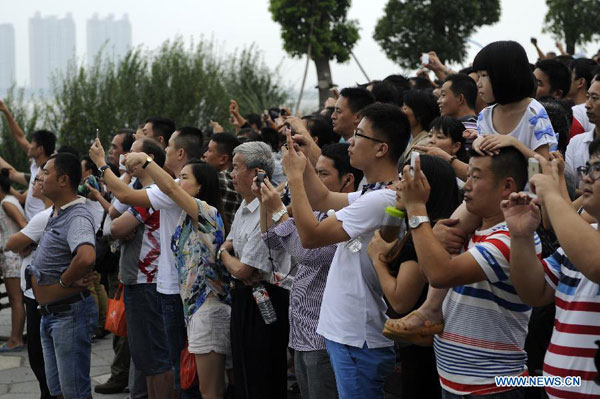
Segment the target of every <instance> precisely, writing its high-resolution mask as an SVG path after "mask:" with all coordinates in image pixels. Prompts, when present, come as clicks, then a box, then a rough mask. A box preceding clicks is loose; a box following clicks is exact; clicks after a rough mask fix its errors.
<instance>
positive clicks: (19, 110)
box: [0, 86, 42, 172]
mask: <svg viewBox="0 0 600 399" xmlns="http://www.w3.org/2000/svg"><path fill="white" fill-rule="evenodd" d="M3 101H4V103H5V104H6V106H7V107H8V109H9V110H11V113H12V115H13V117H14V118H15V120H16V121H17V123H18V124H19V126H20V127H21V129H22V130H23V132H25V134H26V135H27V136H28V139H29V140H30V139H31V133H33V132H34V131H35V130H36V129H38V128H39V125H40V114H41V112H40V111H41V108H42V107H41V106H40V104H38V103H36V102H35V101H34V99H33V97H31V98H29V99H26V98H25V90H24V89H22V88H21V89H17V88H16V87H15V86H12V87H11V88H10V89H9V90H8V92H7V94H6V97H5V98H4V99H3ZM0 120H1V122H0V126H1V129H2V130H0V140H1V145H0V156H2V158H4V159H6V160H7V161H8V163H10V164H11V165H12V166H14V167H15V168H16V169H17V170H20V171H27V172H28V171H29V161H28V159H27V155H26V154H25V151H23V149H22V148H21V147H20V146H19V145H18V144H17V142H16V141H15V140H14V139H13V137H12V135H11V133H10V130H8V123H6V118H4V115H0Z"/></svg>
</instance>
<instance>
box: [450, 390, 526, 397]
mask: <svg viewBox="0 0 600 399" xmlns="http://www.w3.org/2000/svg"><path fill="white" fill-rule="evenodd" d="M523 395H524V393H523V390H522V389H520V388H517V389H513V390H512V391H508V392H501V393H494V394H491V395H457V394H455V393H451V392H448V391H446V390H445V389H443V388H442V399H523Z"/></svg>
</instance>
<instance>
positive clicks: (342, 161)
mask: <svg viewBox="0 0 600 399" xmlns="http://www.w3.org/2000/svg"><path fill="white" fill-rule="evenodd" d="M348 147H350V144H348V143H334V144H329V145H326V146H324V147H323V148H322V149H321V155H322V156H324V157H326V158H329V159H331V160H332V161H333V167H334V168H335V170H337V173H338V179H340V178H341V177H342V176H343V175H345V174H347V173H352V174H353V175H354V190H358V186H359V185H360V181H361V180H362V178H363V171H362V170H360V169H356V168H354V167H352V165H350V155H349V154H348Z"/></svg>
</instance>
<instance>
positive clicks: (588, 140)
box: [581, 129, 595, 143]
mask: <svg viewBox="0 0 600 399" xmlns="http://www.w3.org/2000/svg"><path fill="white" fill-rule="evenodd" d="M594 131H595V129H592V130H590V131H589V132H585V133H581V134H584V135H585V139H583V142H584V143H591V142H592V141H594Z"/></svg>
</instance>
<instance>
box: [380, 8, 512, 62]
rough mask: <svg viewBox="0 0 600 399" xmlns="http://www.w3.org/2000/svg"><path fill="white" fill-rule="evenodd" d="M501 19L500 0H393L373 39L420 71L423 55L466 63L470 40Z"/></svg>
mask: <svg viewBox="0 0 600 399" xmlns="http://www.w3.org/2000/svg"><path fill="white" fill-rule="evenodd" d="M499 19H500V2H499V1H498V0H462V1H455V0H428V1H422V0H389V1H388V3H387V4H386V6H385V14H384V16H383V17H382V18H381V19H379V21H378V22H377V25H376V27H375V33H374V35H373V38H374V39H375V41H377V43H378V44H379V45H380V46H381V48H382V49H383V51H384V52H385V53H386V55H387V57H388V58H390V59H391V60H393V61H394V62H396V63H398V64H399V65H400V66H402V67H404V68H416V67H418V66H419V64H420V55H421V53H423V52H428V51H431V50H433V51H435V52H436V53H437V55H438V56H439V57H440V59H441V60H445V61H455V62H462V61H464V58H465V56H466V53H467V52H466V42H467V39H468V38H469V37H470V36H471V35H472V34H473V32H475V30H476V29H477V28H478V27H480V26H482V25H489V24H493V23H495V22H497V21H498V20H499Z"/></svg>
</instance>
